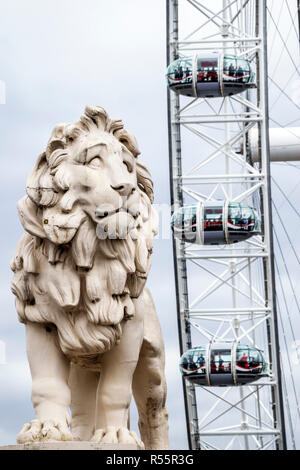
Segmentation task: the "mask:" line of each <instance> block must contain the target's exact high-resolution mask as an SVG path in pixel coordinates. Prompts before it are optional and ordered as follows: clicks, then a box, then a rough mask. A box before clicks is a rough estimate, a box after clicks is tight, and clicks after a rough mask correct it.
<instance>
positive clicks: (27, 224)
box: [18, 196, 46, 238]
mask: <svg viewBox="0 0 300 470" xmlns="http://www.w3.org/2000/svg"><path fill="white" fill-rule="evenodd" d="M18 212H19V217H20V220H21V223H22V225H23V227H24V229H25V230H26V232H28V233H30V234H31V235H35V236H36V237H40V238H45V237H46V234H45V232H44V230H43V224H42V210H41V209H40V208H39V207H38V206H37V205H36V204H35V203H34V202H32V201H31V200H30V199H29V197H28V196H24V197H23V198H22V199H20V201H19V202H18Z"/></svg>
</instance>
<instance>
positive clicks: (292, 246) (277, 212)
mask: <svg viewBox="0 0 300 470" xmlns="http://www.w3.org/2000/svg"><path fill="white" fill-rule="evenodd" d="M272 205H273V207H274V209H275V212H276V214H277V217H278V219H279V221H280V223H281V225H282V228H283V230H284V232H285V234H286V237H287V239H288V241H289V243H290V245H291V248H292V250H293V253H294V255H295V257H296V260H297V261H298V264H299V265H300V259H299V256H298V254H297V252H296V250H295V248H294V245H293V243H292V240H291V239H290V236H289V234H288V231H287V229H286V228H285V226H284V223H283V220H282V217H281V215H280V214H279V210H278V209H277V206H276V204H275V203H274V201H272ZM299 313H300V307H299Z"/></svg>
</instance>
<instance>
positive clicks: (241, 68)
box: [223, 56, 253, 83]
mask: <svg viewBox="0 0 300 470" xmlns="http://www.w3.org/2000/svg"><path fill="white" fill-rule="evenodd" d="M252 78H253V76H252V72H251V67H250V64H249V62H248V61H247V60H245V59H239V58H237V57H234V56H224V63H223V80H224V82H236V83H249V82H250V81H251V80H252Z"/></svg>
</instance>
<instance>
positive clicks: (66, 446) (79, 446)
mask: <svg viewBox="0 0 300 470" xmlns="http://www.w3.org/2000/svg"><path fill="white" fill-rule="evenodd" d="M1 450H104V451H110V450H117V451H118V450H130V451H131V450H132V451H134V450H142V449H141V448H140V447H138V446H137V445H133V444H97V443H95V442H80V441H66V442H31V443H28V444H19V445H9V446H2V447H0V451H1Z"/></svg>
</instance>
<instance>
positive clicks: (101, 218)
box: [12, 106, 157, 358]
mask: <svg viewBox="0 0 300 470" xmlns="http://www.w3.org/2000/svg"><path fill="white" fill-rule="evenodd" d="M138 155H139V150H138V145H137V142H136V139H135V138H134V136H133V135H132V134H130V133H129V132H128V131H126V130H125V129H124V128H123V124H122V121H121V120H112V119H110V118H109V117H108V115H107V113H106V112H105V110H104V109H103V108H101V107H92V106H87V107H86V109H85V113H84V114H83V115H82V116H81V118H80V120H79V121H78V122H77V123H75V124H61V125H57V126H56V127H55V128H54V130H53V132H52V135H51V137H50V140H49V142H48V145H47V148H46V151H45V152H44V153H42V154H41V155H40V156H39V158H38V160H37V162H36V165H35V167H34V169H33V171H32V173H31V175H30V177H29V178H28V181H27V188H26V189H27V196H25V197H24V198H23V199H22V200H21V201H20V202H19V204H18V210H19V215H20V219H21V222H22V224H23V226H24V229H25V231H26V233H25V234H24V236H23V237H22V239H21V241H20V243H19V246H18V248H17V253H16V255H15V258H14V260H13V263H12V269H13V271H14V272H15V276H14V280H13V286H12V288H13V292H14V294H15V295H16V297H17V300H16V303H17V310H18V314H19V317H20V319H21V321H24V322H26V321H27V320H30V321H38V322H44V323H52V324H54V325H55V326H56V327H57V329H58V333H59V338H60V342H61V346H62V349H63V351H64V352H65V353H67V354H68V355H70V356H72V357H73V358H74V357H75V356H77V357H79V356H81V357H83V356H88V357H90V356H91V357H92V356H93V357H96V356H97V354H99V353H101V352H103V351H105V350H107V349H109V348H110V347H111V346H112V344H114V343H115V342H116V341H117V340H118V338H119V337H120V334H121V327H120V325H121V322H122V321H123V320H124V319H128V318H130V317H131V316H132V315H134V306H133V303H132V301H131V299H132V298H133V297H138V296H139V295H140V293H141V291H142V289H143V287H144V284H145V281H146V278H147V274H148V271H149V268H150V254H151V251H152V242H153V237H154V235H155V234H156V231H157V223H156V216H155V213H154V211H153V208H152V206H151V204H152V202H153V184H152V180H151V176H150V174H149V171H148V170H147V168H146V167H145V165H143V164H142V163H140V162H139V161H138ZM51 312H53V313H51Z"/></svg>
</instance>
